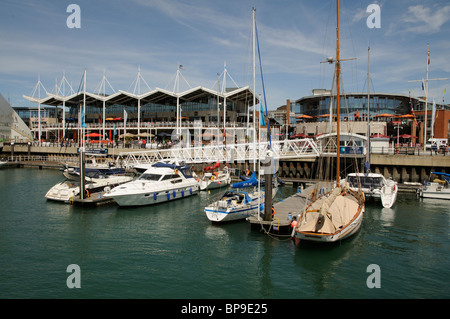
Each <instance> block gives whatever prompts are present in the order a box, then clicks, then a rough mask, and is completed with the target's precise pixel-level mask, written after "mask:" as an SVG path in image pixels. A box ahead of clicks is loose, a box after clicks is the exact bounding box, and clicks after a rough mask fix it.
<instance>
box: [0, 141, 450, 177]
mask: <svg viewBox="0 0 450 319" xmlns="http://www.w3.org/2000/svg"><path fill="white" fill-rule="evenodd" d="M13 147H14V148H13V149H11V146H10V145H4V147H3V150H2V154H1V155H0V156H1V157H8V156H12V155H16V156H17V155H42V156H49V157H50V158H48V159H49V160H51V159H52V158H54V159H55V161H56V160H59V159H60V158H65V159H66V160H67V159H72V160H73V159H74V158H77V157H78V153H77V147H59V146H46V147H39V146H33V145H26V144H16V145H14V146H13ZM124 150H126V149H123V148H121V149H117V148H108V156H113V155H118V154H119V152H121V151H124ZM75 161H76V160H75ZM357 161H358V164H357V165H358V168H359V171H363V167H364V161H365V159H364V158H357ZM350 162H354V160H353V158H341V171H342V172H345V169H346V167H348V166H349V165H348V164H349V163H350ZM210 164H211V163H205V165H200V164H196V165H193V166H194V169H195V170H196V171H199V172H201V171H202V170H203V167H204V166H206V165H210ZM231 167H232V168H235V169H237V170H236V173H237V174H238V175H239V174H241V175H242V174H243V172H244V171H245V170H246V169H249V170H250V171H251V170H253V162H252V161H250V162H249V161H246V162H244V163H237V162H235V163H233V164H232V165H231ZM335 167H336V161H335V159H333V158H325V157H322V158H317V157H312V158H302V159H282V160H280V161H279V168H278V175H279V177H281V178H282V179H283V178H284V179H289V180H298V181H301V180H311V179H317V178H320V177H321V176H322V175H321V174H322V172H325V171H327V170H328V171H331V172H332V171H333V170H334V171H336V170H335ZM350 171H355V168H354V167H353V169H352V168H351V167H350ZM350 171H349V172H350ZM371 171H372V172H374V173H380V174H383V175H384V176H385V177H386V178H389V177H392V179H394V180H395V181H397V182H399V183H404V182H416V183H417V182H419V183H423V182H424V181H425V180H429V177H430V173H431V172H433V171H437V172H445V173H449V174H450V154H433V155H432V153H431V152H429V153H426V154H421V155H407V154H391V155H386V154H372V155H371ZM331 176H332V173H331Z"/></svg>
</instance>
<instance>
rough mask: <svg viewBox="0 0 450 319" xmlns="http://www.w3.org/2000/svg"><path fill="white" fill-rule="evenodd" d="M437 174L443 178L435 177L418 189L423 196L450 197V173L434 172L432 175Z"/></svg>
mask: <svg viewBox="0 0 450 319" xmlns="http://www.w3.org/2000/svg"><path fill="white" fill-rule="evenodd" d="M433 174H434V175H437V176H440V177H442V179H434V180H433V181H432V182H427V183H425V185H424V186H423V187H422V188H419V189H418V190H417V192H418V194H419V196H420V197H422V198H437V199H450V174H446V173H440V172H432V173H431V174H430V175H433Z"/></svg>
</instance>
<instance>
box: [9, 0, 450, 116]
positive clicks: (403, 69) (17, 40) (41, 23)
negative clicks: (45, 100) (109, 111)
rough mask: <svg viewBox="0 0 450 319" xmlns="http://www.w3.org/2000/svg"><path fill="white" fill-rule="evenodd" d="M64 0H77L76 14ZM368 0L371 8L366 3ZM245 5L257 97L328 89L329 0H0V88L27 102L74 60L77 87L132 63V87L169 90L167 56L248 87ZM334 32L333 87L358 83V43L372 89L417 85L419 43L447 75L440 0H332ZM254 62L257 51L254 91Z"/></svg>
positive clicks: (279, 100) (362, 84) (207, 77)
mask: <svg viewBox="0 0 450 319" xmlns="http://www.w3.org/2000/svg"><path fill="white" fill-rule="evenodd" d="M70 4H77V5H78V6H79V8H80V15H79V19H78V20H74V19H73V18H74V16H73V14H74V13H75V12H74V11H73V10H68V6H69V5H70ZM371 4H376V5H377V6H378V7H379V19H378V18H377V17H376V16H375V13H376V12H374V11H369V12H367V8H368V6H370V5H371ZM252 8H255V9H256V13H255V16H256V26H257V31H258V32H257V33H258V39H259V52H260V56H261V66H262V75H263V79H264V91H265V95H266V100H267V107H268V109H269V110H273V109H276V108H277V107H279V106H282V105H284V104H286V100H287V99H290V100H297V99H300V98H301V97H304V96H309V95H311V94H312V90H313V89H330V88H331V85H332V76H333V70H334V66H333V65H330V64H328V63H321V61H325V60H326V58H327V57H334V56H335V50H336V43H335V40H336V1H335V0H321V1H306V0H277V1H274V0H227V1H225V0H220V1H219V0H127V1H125V0H121V1H119V0H108V1H107V0H90V1H88V0H69V1H64V0H39V1H31V0H28V1H27V0H2V10H1V11H0V46H1V49H0V93H1V94H2V95H3V96H4V97H5V98H6V99H8V98H9V99H10V101H11V104H12V106H36V105H35V104H33V103H31V102H29V101H27V100H26V99H24V98H23V95H27V96H31V95H32V94H33V90H34V88H35V86H36V84H37V82H38V79H40V81H41V83H42V84H43V86H44V87H45V90H46V91H48V92H55V87H56V86H58V85H59V84H60V83H61V79H62V77H63V75H64V76H65V78H66V79H67V81H68V82H67V83H69V84H71V86H72V87H73V90H74V91H75V92H77V91H78V90H79V86H80V82H81V79H82V76H83V71H84V70H85V69H86V74H87V81H86V86H87V91H88V92H95V91H97V90H98V87H99V84H100V82H101V80H102V78H103V76H105V77H106V79H107V80H108V81H109V83H110V84H111V87H112V88H111V87H109V86H106V93H107V94H111V93H113V92H114V91H118V90H124V91H128V92H133V91H135V87H134V84H133V83H134V81H135V80H136V77H137V75H138V70H140V74H141V76H142V78H143V79H144V80H145V82H146V84H147V85H148V87H147V85H145V84H141V92H140V93H145V92H146V91H149V90H150V89H151V90H153V89H155V88H162V89H167V90H169V91H172V90H173V89H174V81H175V74H176V72H177V69H178V67H179V65H182V66H183V69H182V70H180V71H181V74H182V75H183V76H182V77H181V80H180V88H179V90H180V91H184V90H187V89H188V88H189V87H197V86H202V87H205V88H208V89H214V90H216V89H217V83H216V81H217V74H222V73H223V72H224V69H225V68H224V67H225V66H226V70H227V73H228V74H229V76H228V77H227V79H226V83H227V86H228V87H234V86H236V85H237V86H239V87H243V86H247V85H248V86H250V87H251V88H252V87H253V76H252V68H253V60H252V41H251V38H252V20H251V16H252ZM368 19H369V22H377V21H379V22H380V25H379V28H376V27H374V28H369V25H370V23H369V24H368ZM67 20H70V21H69V22H72V23H73V22H76V21H79V22H80V25H79V26H80V27H79V28H69V26H68V21H67ZM69 25H70V23H69ZM340 34H341V37H340V47H341V53H340V56H341V59H346V58H348V59H351V58H355V59H354V60H349V61H345V62H342V73H343V83H344V91H345V92H349V93H350V92H366V91H367V75H368V47H369V46H370V78H371V86H370V90H371V91H372V92H384V93H400V94H409V91H411V95H412V96H424V95H425V93H424V91H423V90H422V84H421V83H420V82H408V81H412V80H422V79H425V78H426V69H427V44H429V46H430V64H429V79H437V78H450V62H449V56H450V1H449V0H437V1H436V0H433V1H432V0H420V1H416V0H396V1H392V0H390V1H388V0H370V1H356V0H353V1H350V0H341V1H340ZM259 63H260V62H259V59H258V54H257V60H256V64H257V70H256V73H257V77H256V93H257V94H263V90H262V85H261V83H262V81H261V68H260V66H259ZM142 83H143V82H142ZM221 83H223V79H221ZM66 87H67V86H66ZM113 90H114V91H113ZM444 90H446V94H444ZM40 94H41V97H43V96H45V93H44V90H43V89H42V90H41V93H40ZM37 95H38V92H35V95H34V96H35V97H37ZM429 97H430V98H434V99H435V100H436V101H442V99H443V98H444V99H445V103H446V104H448V103H449V101H450V81H449V80H448V79H447V80H433V81H431V80H430V81H429Z"/></svg>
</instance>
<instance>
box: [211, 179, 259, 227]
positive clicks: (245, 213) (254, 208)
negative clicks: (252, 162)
mask: <svg viewBox="0 0 450 319" xmlns="http://www.w3.org/2000/svg"><path fill="white" fill-rule="evenodd" d="M257 183H258V182H257V180H256V173H255V172H254V173H253V174H252V177H251V178H250V179H249V180H247V181H242V182H239V183H234V184H233V185H232V187H233V188H234V189H233V190H228V191H226V192H225V193H223V194H222V195H221V196H220V198H219V199H218V200H214V201H213V202H211V203H210V204H209V205H208V206H206V207H205V214H206V217H207V218H208V219H209V220H210V221H212V222H215V223H219V222H228V221H235V220H240V219H245V218H247V217H250V216H252V215H254V214H257V213H258V208H259V206H260V204H263V203H264V191H262V190H260V191H258V190H256V187H255V186H256V185H257ZM247 187H255V189H254V191H253V192H247V191H244V190H243V189H244V188H247Z"/></svg>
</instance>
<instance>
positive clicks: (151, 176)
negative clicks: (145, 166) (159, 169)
mask: <svg viewBox="0 0 450 319" xmlns="http://www.w3.org/2000/svg"><path fill="white" fill-rule="evenodd" d="M161 176H162V175H159V174H142V175H141V176H140V177H139V180H144V181H155V182H157V181H159V180H160V178H161Z"/></svg>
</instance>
